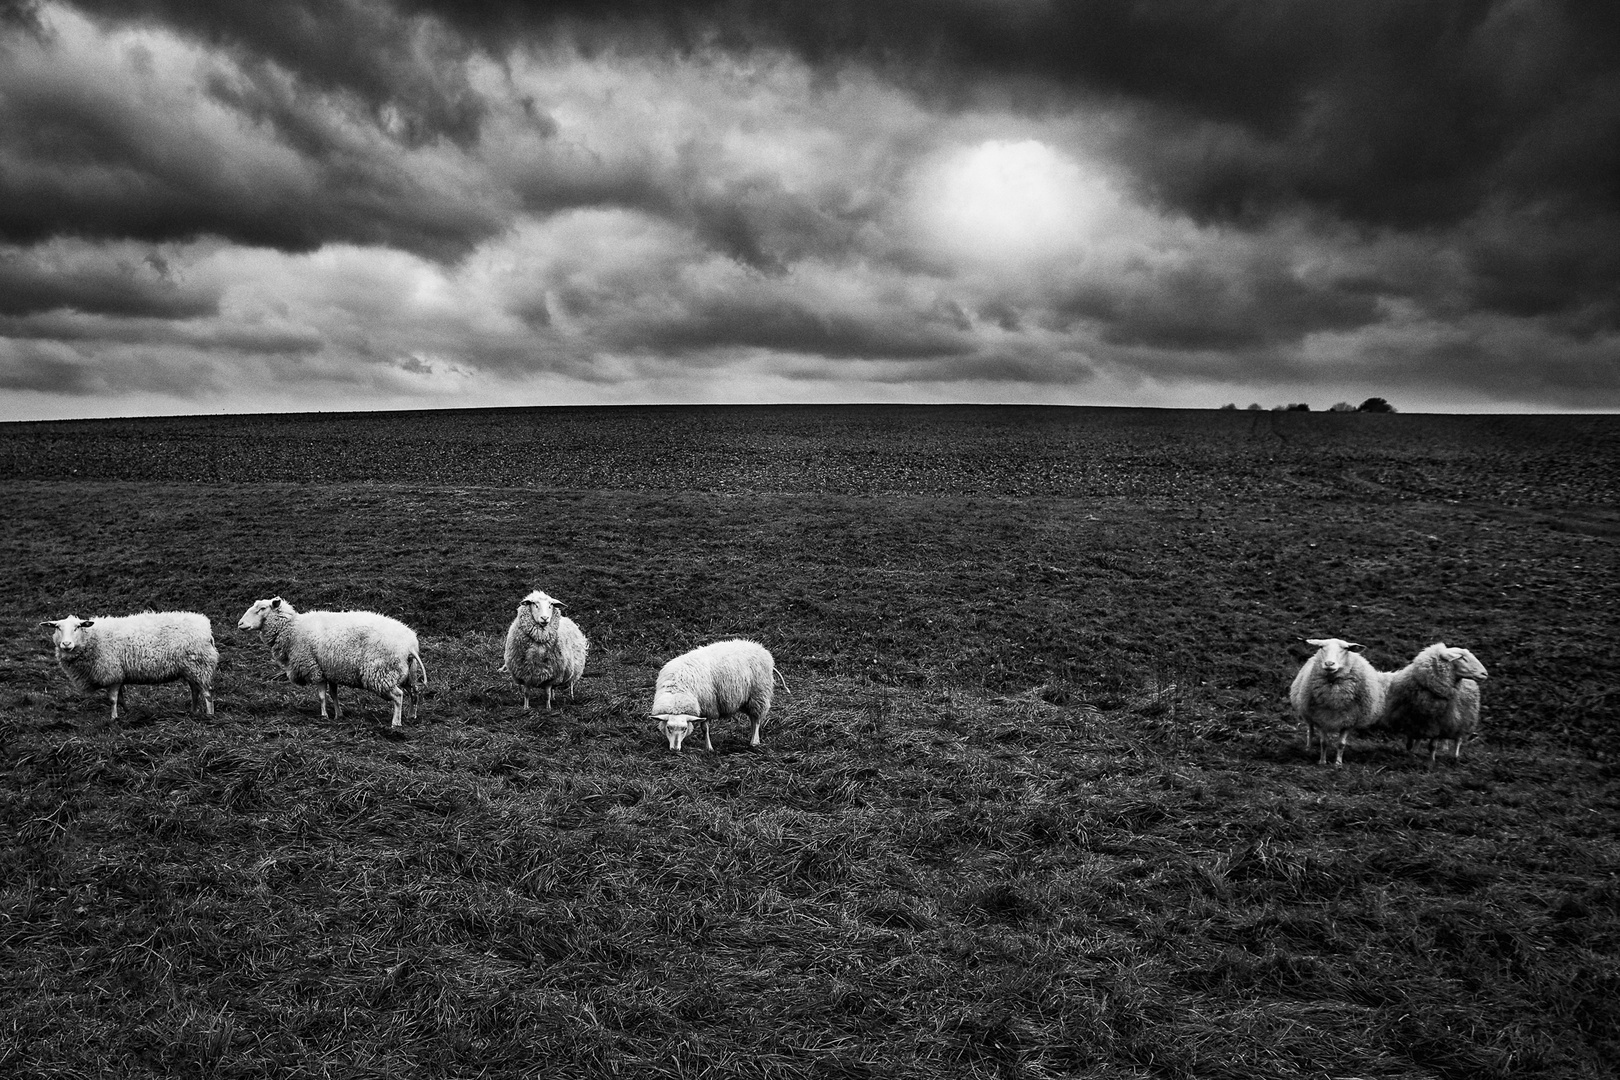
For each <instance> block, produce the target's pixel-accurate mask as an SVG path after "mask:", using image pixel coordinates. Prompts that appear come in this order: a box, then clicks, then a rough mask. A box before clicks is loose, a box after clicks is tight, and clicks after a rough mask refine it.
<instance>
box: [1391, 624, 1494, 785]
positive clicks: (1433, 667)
mask: <svg viewBox="0 0 1620 1080" xmlns="http://www.w3.org/2000/svg"><path fill="white" fill-rule="evenodd" d="M1486 678H1489V673H1488V672H1487V671H1486V670H1485V665H1484V664H1482V663H1480V662H1479V658H1478V657H1476V656H1475V655H1474V654H1473V653H1471V652H1469V651H1468V650H1467V649H1454V648H1451V647H1449V646H1447V645H1446V644H1445V643H1444V642H1436V643H1435V644H1433V645H1430V646H1429V647H1428V648H1426V649H1424V650H1423V651H1422V652H1420V653H1418V654H1417V656H1416V657H1414V658H1413V659H1412V662H1411V663H1410V664H1407V665H1406V666H1405V667H1403V668H1401V669H1400V670H1399V671H1393V672H1390V673H1389V674H1388V675H1386V676H1385V680H1386V684H1387V689H1386V690H1385V693H1384V716H1383V725H1384V726H1385V727H1387V728H1388V729H1389V730H1391V731H1393V732H1395V733H1396V734H1398V735H1405V736H1406V748H1407V749H1408V750H1410V749H1412V744H1413V743H1415V742H1416V741H1417V740H1419V739H1428V740H1429V767H1430V768H1433V767H1434V758H1435V753H1436V751H1437V746H1436V743H1437V742H1440V743H1444V742H1447V741H1449V742H1450V743H1451V744H1452V760H1454V761H1457V760H1461V759H1462V744H1463V740H1464V739H1465V738H1467V737H1468V736H1470V735H1472V734H1473V733H1474V732H1475V730H1477V729H1478V727H1479V684H1480V682H1481V681H1482V680H1484V679H1486Z"/></svg>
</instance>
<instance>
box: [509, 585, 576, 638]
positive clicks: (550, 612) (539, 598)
mask: <svg viewBox="0 0 1620 1080" xmlns="http://www.w3.org/2000/svg"><path fill="white" fill-rule="evenodd" d="M567 606H568V605H567V604H565V603H563V602H562V601H561V600H558V599H557V598H556V597H553V596H547V595H546V593H545V591H544V590H542V589H536V590H534V592H532V593H530V594H529V595H528V596H525V597H524V598H523V599H522V600H519V601H518V614H519V615H522V614H523V613H524V612H525V611H527V612H528V613H529V618H531V619H533V620H534V624H535V625H536V626H538V627H540V628H541V629H542V630H544V629H545V628H546V627H548V626H550V625H551V620H552V617H553V616H554V615H555V614H556V610H555V609H557V608H560V607H567Z"/></svg>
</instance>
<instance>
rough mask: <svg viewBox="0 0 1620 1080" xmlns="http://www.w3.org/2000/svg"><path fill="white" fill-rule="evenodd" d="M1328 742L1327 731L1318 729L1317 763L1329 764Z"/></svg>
mask: <svg viewBox="0 0 1620 1080" xmlns="http://www.w3.org/2000/svg"><path fill="white" fill-rule="evenodd" d="M1327 744H1328V740H1327V732H1325V731H1318V732H1317V733H1316V763H1317V764H1318V765H1326V764H1327Z"/></svg>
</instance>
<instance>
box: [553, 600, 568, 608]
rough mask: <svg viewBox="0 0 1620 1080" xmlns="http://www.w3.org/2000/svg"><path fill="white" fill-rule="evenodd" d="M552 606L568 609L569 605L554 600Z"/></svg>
mask: <svg viewBox="0 0 1620 1080" xmlns="http://www.w3.org/2000/svg"><path fill="white" fill-rule="evenodd" d="M551 606H552V607H567V606H568V605H567V604H565V603H563V602H562V601H561V600H553V601H552V602H551Z"/></svg>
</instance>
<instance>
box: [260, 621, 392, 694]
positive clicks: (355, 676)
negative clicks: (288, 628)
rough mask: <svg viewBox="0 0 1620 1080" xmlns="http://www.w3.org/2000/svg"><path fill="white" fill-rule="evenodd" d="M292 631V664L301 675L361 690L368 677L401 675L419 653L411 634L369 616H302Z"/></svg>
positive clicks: (390, 623)
mask: <svg viewBox="0 0 1620 1080" xmlns="http://www.w3.org/2000/svg"><path fill="white" fill-rule="evenodd" d="M292 630H293V641H292V644H291V646H290V649H289V657H288V658H289V660H290V661H291V663H292V664H293V665H294V667H295V668H296V669H298V671H299V673H300V674H304V675H306V676H319V677H324V678H325V679H326V680H328V681H331V682H340V683H341V682H347V681H353V682H354V683H355V684H356V685H363V683H362V682H361V680H364V679H365V678H366V676H367V675H368V674H374V673H378V672H393V671H401V672H403V671H404V670H405V669H406V667H407V666H408V664H409V658H410V656H411V655H412V654H415V653H419V651H420V650H419V647H418V644H417V639H416V633H415V631H413V630H412V629H411V628H410V627H408V626H406V625H405V624H404V623H402V622H400V621H399V620H398V619H392V618H389V617H388V616H386V615H379V614H377V613H376V612H371V611H306V612H304V613H303V614H301V615H299V616H298V618H297V619H296V620H295V621H294V624H293V627H292ZM311 667H313V669H314V670H313V671H312V670H310V668H311Z"/></svg>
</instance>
